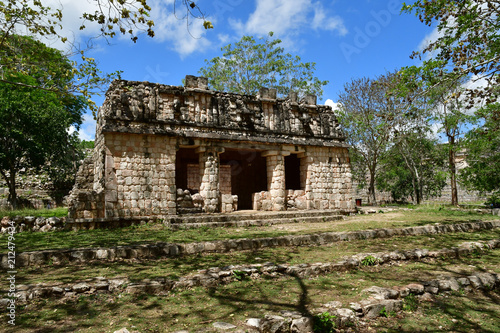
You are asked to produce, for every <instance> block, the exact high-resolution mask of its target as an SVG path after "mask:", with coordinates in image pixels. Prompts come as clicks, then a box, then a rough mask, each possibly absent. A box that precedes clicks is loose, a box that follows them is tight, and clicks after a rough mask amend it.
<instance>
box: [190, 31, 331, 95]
mask: <svg viewBox="0 0 500 333" xmlns="http://www.w3.org/2000/svg"><path fill="white" fill-rule="evenodd" d="M272 36H273V33H272V32H270V33H269V35H268V36H267V37H266V38H258V39H255V38H254V37H252V36H243V38H242V39H241V40H240V41H238V42H236V43H235V44H234V45H232V44H228V45H226V46H224V47H223V48H222V49H221V51H223V54H222V57H215V58H213V59H212V60H205V63H206V67H203V68H201V69H200V70H199V73H200V74H201V75H203V76H204V77H207V78H208V80H209V84H210V86H211V87H212V88H213V89H215V90H218V91H226V92H232V93H238V94H246V95H255V94H256V93H257V92H258V91H259V89H260V88H261V87H266V88H275V89H276V90H277V93H278V95H279V96H287V95H288V94H289V93H290V92H297V93H298V94H299V96H303V95H305V94H314V95H317V96H318V97H320V96H321V95H322V94H323V89H322V87H323V86H324V85H326V84H328V81H321V80H319V79H318V78H317V77H315V76H314V72H315V70H316V64H315V63H314V62H306V63H303V62H301V59H300V57H299V56H293V55H291V54H290V53H285V51H284V49H283V47H281V46H280V44H281V40H280V39H273V38H272Z"/></svg>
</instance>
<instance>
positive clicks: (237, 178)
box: [220, 149, 267, 210]
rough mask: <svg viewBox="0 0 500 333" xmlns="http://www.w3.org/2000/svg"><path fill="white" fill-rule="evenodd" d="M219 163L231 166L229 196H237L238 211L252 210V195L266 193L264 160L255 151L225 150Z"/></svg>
mask: <svg viewBox="0 0 500 333" xmlns="http://www.w3.org/2000/svg"><path fill="white" fill-rule="evenodd" d="M220 163H221V165H230V166H231V192H232V193H231V194H235V195H237V196H238V210H241V209H252V194H253V193H255V192H260V191H267V169H266V158H265V157H262V156H261V155H260V152H259V151H255V150H236V149H226V151H225V152H224V153H223V154H221V157H220ZM222 185H223V184H221V186H222Z"/></svg>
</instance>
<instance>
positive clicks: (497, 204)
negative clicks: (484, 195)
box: [484, 192, 500, 208]
mask: <svg viewBox="0 0 500 333" xmlns="http://www.w3.org/2000/svg"><path fill="white" fill-rule="evenodd" d="M484 204H485V205H486V206H488V207H491V208H500V193H498V192H497V193H493V194H492V195H491V196H490V197H489V198H488V200H486V202H485V203H484Z"/></svg>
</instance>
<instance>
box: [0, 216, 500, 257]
mask: <svg viewBox="0 0 500 333" xmlns="http://www.w3.org/2000/svg"><path fill="white" fill-rule="evenodd" d="M485 219H487V220H493V219H500V217H499V216H492V215H484V214H478V213H475V212H474V211H455V210H451V209H446V208H445V209H440V208H428V207H423V208H418V209H415V210H407V211H405V210H401V211H396V212H389V213H385V214H381V213H380V214H375V215H357V216H354V217H347V218H346V219H345V220H340V221H331V222H328V221H327V222H322V223H300V222H299V223H293V224H287V225H274V226H267V227H247V228H201V229H191V230H177V231H172V230H169V229H168V228H167V227H165V226H164V225H163V224H161V223H149V224H146V225H140V226H131V227H126V228H119V229H112V230H108V229H98V230H82V231H56V232H48V233H39V232H23V233H19V234H17V235H16V249H17V251H18V252H25V251H36V250H45V249H66V248H77V247H99V246H102V247H110V246H117V245H131V244H145V243H156V242H171V243H190V242H201V241H213V240H222V239H238V238H257V237H278V236H284V235H298V234H313V233H320V232H331V231H353V230H366V229H377V228H403V227H411V226H421V225H426V224H433V223H442V224H445V223H462V222H470V221H480V220H485ZM3 237H4V239H2V236H0V244H2V243H3V242H5V241H4V240H5V236H3ZM2 252H6V248H5V246H2V247H0V253H2Z"/></svg>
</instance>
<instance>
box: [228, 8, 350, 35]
mask: <svg viewBox="0 0 500 333" xmlns="http://www.w3.org/2000/svg"><path fill="white" fill-rule="evenodd" d="M229 23H230V25H231V26H232V27H233V29H235V30H236V31H237V32H238V33H239V34H250V35H254V34H256V35H266V34H267V33H268V32H269V31H273V32H275V33H276V34H278V35H280V36H282V35H297V34H300V33H301V32H302V31H304V30H305V29H307V28H308V27H309V28H312V29H315V30H331V31H337V32H338V33H339V34H341V35H344V34H346V33H347V29H346V28H345V26H344V24H343V21H342V19H341V18H340V17H338V16H332V15H331V14H329V13H327V12H326V11H325V9H324V7H323V5H322V4H321V3H320V2H313V1H312V0H257V7H256V9H255V11H254V12H253V13H252V14H250V16H249V18H248V20H247V21H246V22H242V21H241V20H229Z"/></svg>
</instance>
